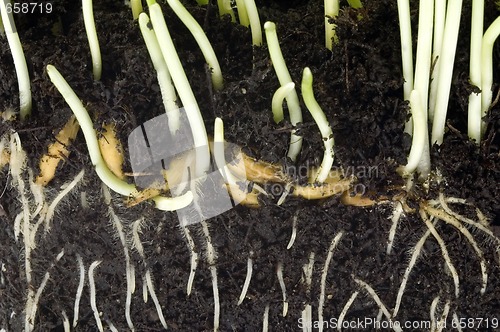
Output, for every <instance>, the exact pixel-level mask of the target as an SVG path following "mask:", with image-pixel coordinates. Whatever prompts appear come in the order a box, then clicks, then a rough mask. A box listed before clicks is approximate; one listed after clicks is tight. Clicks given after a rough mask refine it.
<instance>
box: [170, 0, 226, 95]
mask: <svg viewBox="0 0 500 332" xmlns="http://www.w3.org/2000/svg"><path fill="white" fill-rule="evenodd" d="M167 2H168V4H169V5H170V7H171V8H172V10H173V11H174V12H175V14H176V15H177V16H178V17H179V18H180V19H181V21H182V23H184V25H185V26H186V27H187V28H188V29H189V31H190V32H191V34H192V35H193V37H194V39H195V40H196V42H197V43H198V46H199V47H200V49H201V52H202V53H203V56H204V57H205V61H206V62H207V64H208V66H209V67H210V69H211V70H212V84H213V85H214V88H215V90H221V89H222V88H223V85H224V80H223V78H222V71H221V69H220V65H219V61H218V60H217V56H216V55H215V52H214V49H213V47H212V44H210V41H209V40H208V38H207V35H206V34H205V32H204V31H203V29H202V27H201V26H200V25H199V24H198V22H196V20H195V19H194V17H193V16H192V15H191V14H190V13H189V12H188V11H187V9H186V8H185V7H184V6H183V5H182V3H181V2H180V1H179V0H167Z"/></svg>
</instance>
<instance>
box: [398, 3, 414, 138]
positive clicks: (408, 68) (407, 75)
mask: <svg viewBox="0 0 500 332" xmlns="http://www.w3.org/2000/svg"><path fill="white" fill-rule="evenodd" d="M398 16H399V31H400V38H401V60H402V66H403V78H404V84H403V90H404V100H410V94H411V92H412V90H413V46H412V38H411V19H410V3H409V0H398ZM405 132H406V133H408V134H410V135H411V132H412V121H411V119H410V120H408V121H407V122H406V124H405Z"/></svg>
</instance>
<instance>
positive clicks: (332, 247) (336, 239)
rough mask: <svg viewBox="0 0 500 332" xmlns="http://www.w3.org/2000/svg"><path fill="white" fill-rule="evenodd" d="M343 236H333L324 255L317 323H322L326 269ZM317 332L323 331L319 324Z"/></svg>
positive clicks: (321, 325)
mask: <svg viewBox="0 0 500 332" xmlns="http://www.w3.org/2000/svg"><path fill="white" fill-rule="evenodd" d="M343 235H344V232H339V233H338V234H337V235H335V237H334V238H333V240H332V242H331V243H330V247H329V248H328V254H327V255H326V260H325V265H324V267H323V272H321V291H320V295H319V302H318V321H320V322H322V321H323V306H324V305H325V294H326V277H327V276H328V268H329V267H330V262H331V261H332V258H333V251H334V250H335V248H336V247H337V245H338V243H339V242H340V239H341V238H342V236H343ZM319 331H323V324H320V326H319Z"/></svg>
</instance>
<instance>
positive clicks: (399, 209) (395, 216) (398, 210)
mask: <svg viewBox="0 0 500 332" xmlns="http://www.w3.org/2000/svg"><path fill="white" fill-rule="evenodd" d="M402 214H403V204H401V202H396V207H394V210H393V211H392V215H391V221H392V225H391V229H390V231H389V240H388V241H387V255H390V254H391V251H392V247H393V245H394V238H395V237H396V231H397V229H398V224H399V219H400V218H401V215H402Z"/></svg>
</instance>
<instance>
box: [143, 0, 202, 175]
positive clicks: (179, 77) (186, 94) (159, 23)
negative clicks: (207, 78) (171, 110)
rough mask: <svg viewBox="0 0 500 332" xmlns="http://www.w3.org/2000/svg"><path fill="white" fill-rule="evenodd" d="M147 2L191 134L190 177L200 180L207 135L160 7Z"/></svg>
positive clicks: (152, 2)
mask: <svg viewBox="0 0 500 332" xmlns="http://www.w3.org/2000/svg"><path fill="white" fill-rule="evenodd" d="M148 3H149V4H150V5H149V13H150V15H151V22H152V23H153V29H154V31H155V33H156V37H157V38H158V42H159V44H160V49H161V52H162V54H163V58H164V59H165V62H166V63H167V67H168V71H169V72H170V75H171V77H172V79H173V81H174V86H175V88H176V90H177V93H178V95H179V98H180V100H181V102H182V106H183V107H184V109H185V110H186V115H187V118H188V121H189V125H190V126H191V133H192V135H193V140H194V145H195V147H196V167H195V168H196V169H195V174H194V176H195V177H196V178H199V179H202V178H205V176H206V173H207V172H208V169H209V167H210V151H209V145H208V136H207V131H206V129H205V124H204V122H203V117H202V116H201V112H200V109H199V107H198V103H197V102H196V98H195V96H194V94H193V90H191V86H190V85H189V81H188V79H187V76H186V73H185V72H184V69H183V68H182V64H181V60H180V59H179V55H178V54H177V51H176V49H175V46H174V43H173V41H172V37H171V36H170V33H169V31H168V28H167V24H166V23H165V18H164V17H163V13H162V10H161V7H160V5H159V4H157V3H155V2H154V1H148Z"/></svg>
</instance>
